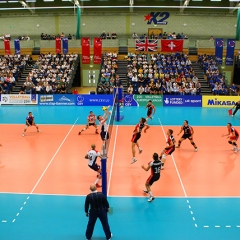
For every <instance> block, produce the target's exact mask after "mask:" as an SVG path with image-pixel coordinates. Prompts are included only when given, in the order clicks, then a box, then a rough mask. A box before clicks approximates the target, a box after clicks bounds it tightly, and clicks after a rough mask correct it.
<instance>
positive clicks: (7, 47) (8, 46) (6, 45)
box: [4, 39, 11, 54]
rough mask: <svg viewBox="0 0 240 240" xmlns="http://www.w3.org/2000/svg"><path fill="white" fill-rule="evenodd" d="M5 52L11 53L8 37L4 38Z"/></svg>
mask: <svg viewBox="0 0 240 240" xmlns="http://www.w3.org/2000/svg"><path fill="white" fill-rule="evenodd" d="M4 48H5V54H11V50H10V41H9V40H8V39H5V40H4Z"/></svg>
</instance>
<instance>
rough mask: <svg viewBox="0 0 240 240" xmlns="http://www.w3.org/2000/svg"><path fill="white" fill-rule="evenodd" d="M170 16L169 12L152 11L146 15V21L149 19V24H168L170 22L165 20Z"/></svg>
mask: <svg viewBox="0 0 240 240" xmlns="http://www.w3.org/2000/svg"><path fill="white" fill-rule="evenodd" d="M169 16H170V13H169V12H150V13H148V15H146V16H144V18H145V19H144V21H147V24H152V23H153V24H156V25H157V24H158V25H167V24H168V22H167V21H165V20H166V19H168V18H169Z"/></svg>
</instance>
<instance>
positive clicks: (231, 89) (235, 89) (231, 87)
mask: <svg viewBox="0 0 240 240" xmlns="http://www.w3.org/2000/svg"><path fill="white" fill-rule="evenodd" d="M229 90H230V94H231V95H236V94H237V86H236V85H235V84H234V83H233V84H232V86H230V87H229Z"/></svg>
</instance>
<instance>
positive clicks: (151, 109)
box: [145, 100, 156, 120]
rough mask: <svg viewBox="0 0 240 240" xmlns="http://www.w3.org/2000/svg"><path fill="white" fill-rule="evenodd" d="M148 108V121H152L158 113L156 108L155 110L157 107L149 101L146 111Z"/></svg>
mask: <svg viewBox="0 0 240 240" xmlns="http://www.w3.org/2000/svg"><path fill="white" fill-rule="evenodd" d="M146 108H147V109H148V111H147V117H146V120H148V119H149V118H150V119H151V120H152V118H153V115H154V114H155V113H156V108H155V106H154V105H153V104H152V100H149V101H148V104H147V106H146V107H145V109H146Z"/></svg>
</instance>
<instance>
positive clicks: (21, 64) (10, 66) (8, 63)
mask: <svg viewBox="0 0 240 240" xmlns="http://www.w3.org/2000/svg"><path fill="white" fill-rule="evenodd" d="M29 60H30V56H28V55H25V56H23V55H5V56H0V93H1V94H9V93H11V91H12V89H13V88H14V86H15V85H16V81H18V79H19V77H20V76H21V74H22V72H23V70H24V68H25V66H26V64H29Z"/></svg>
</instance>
